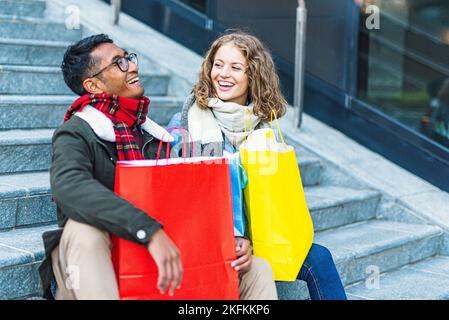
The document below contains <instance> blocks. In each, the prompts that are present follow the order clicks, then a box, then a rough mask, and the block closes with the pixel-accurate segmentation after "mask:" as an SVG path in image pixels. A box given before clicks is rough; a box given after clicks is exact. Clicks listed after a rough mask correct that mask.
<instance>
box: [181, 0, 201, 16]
mask: <svg viewBox="0 0 449 320" xmlns="http://www.w3.org/2000/svg"><path fill="white" fill-rule="evenodd" d="M180 1H181V2H183V3H185V4H187V5H189V6H191V7H192V8H194V9H196V10H198V11H199V12H201V13H204V14H206V0H180Z"/></svg>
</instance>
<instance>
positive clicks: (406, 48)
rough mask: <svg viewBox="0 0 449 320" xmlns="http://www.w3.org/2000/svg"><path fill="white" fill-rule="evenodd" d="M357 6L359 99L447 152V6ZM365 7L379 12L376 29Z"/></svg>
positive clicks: (431, 2) (427, 0)
mask: <svg viewBox="0 0 449 320" xmlns="http://www.w3.org/2000/svg"><path fill="white" fill-rule="evenodd" d="M356 1H357V2H359V3H360V2H362V5H361V11H362V12H361V13H362V19H361V33H360V41H359V69H358V70H359V75H358V78H359V79H358V97H359V98H360V99H362V100H364V101H366V102H368V103H369V104H371V105H373V106H375V107H376V108H378V109H380V110H381V111H382V112H384V113H385V114H388V115H389V116H391V117H393V118H395V119H396V120H398V121H400V122H402V123H403V124H405V125H407V126H408V127H410V128H412V129H414V130H416V131H419V132H421V133H424V134H425V135H427V136H429V137H430V138H431V139H433V140H435V141H437V142H439V143H441V144H443V145H445V146H446V147H449V1H447V0H420V1H416V0H388V1H385V0H384V1H382V0H369V1H368V0H365V1H363V0H356ZM368 5H376V6H377V7H378V8H379V12H380V19H379V21H380V24H379V28H378V29H376V28H374V29H372V28H371V26H372V24H371V25H370V24H369V23H368V24H367V21H368V19H370V18H371V19H372V17H373V16H372V12H371V11H370V12H368V13H367V10H366V8H367V6H368ZM370 21H372V20H370Z"/></svg>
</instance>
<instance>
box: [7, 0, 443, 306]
mask: <svg viewBox="0 0 449 320" xmlns="http://www.w3.org/2000/svg"><path fill="white" fill-rule="evenodd" d="M45 5H46V3H45V1H40V0H14V1H12V0H0V299H24V298H30V297H35V296H37V295H38V294H39V279H38V272H37V268H38V266H39V263H40V261H41V260H42V258H43V244H42V240H41V234H42V232H44V231H45V230H48V229H52V228H54V227H55V223H56V214H55V206H54V204H53V203H52V202H51V191H50V185H49V174H48V168H49V164H50V159H51V157H50V153H51V148H50V143H51V136H52V133H53V131H54V129H55V128H56V127H57V126H58V125H60V124H61V122H62V119H63V116H64V112H65V110H66V109H67V107H68V106H69V105H70V104H71V103H72V102H73V100H74V98H75V97H74V96H73V95H71V92H70V91H69V90H68V89H67V88H66V86H65V84H64V82H63V80H62V76H61V73H60V70H59V67H58V66H59V65H60V63H61V59H62V55H63V53H64V51H65V48H66V46H67V45H68V43H70V42H72V41H76V40H77V39H80V38H81V36H82V35H83V30H67V29H65V26H64V25H63V24H61V23H55V22H47V20H46V19H44V15H45ZM147 70H148V71H149V70H151V73H148V71H147ZM140 73H141V79H144V80H143V81H144V84H145V87H146V93H147V95H148V96H150V98H151V101H152V103H151V106H155V109H153V108H152V109H151V111H150V117H152V118H153V119H155V120H156V121H157V122H159V123H161V124H166V123H168V120H169V119H170V117H171V115H172V114H173V113H175V112H176V111H177V110H179V109H180V107H181V105H182V102H183V99H184V97H183V96H177V95H176V94H173V93H171V90H169V87H170V83H171V82H172V81H174V79H173V76H171V75H170V74H169V73H167V72H166V71H165V70H164V69H162V68H160V67H158V66H157V65H151V68H149V67H148V68H146V67H144V66H141V69H140ZM296 149H297V157H298V164H299V167H300V170H301V176H302V179H303V184H304V187H305V193H306V198H307V202H308V205H309V208H310V212H311V215H312V218H313V221H314V226H315V231H316V235H315V242H317V243H319V244H323V245H326V246H327V247H328V248H330V250H331V251H332V253H333V256H334V259H335V261H336V263H337V267H338V270H339V272H340V275H341V277H342V280H343V282H344V284H345V286H346V288H347V293H348V295H349V297H350V298H351V299H448V298H449V276H448V274H447V270H449V257H445V256H442V255H440V246H441V242H442V241H443V240H442V238H443V231H442V230H441V229H440V228H438V227H434V226H431V225H416V224H408V223H401V222H392V221H384V220H380V219H378V218H377V217H378V212H379V203H380V201H381V199H382V194H381V193H380V192H379V191H374V190H369V189H366V188H360V187H357V184H354V186H352V187H348V186H342V185H337V184H333V183H331V182H329V180H328V179H324V181H323V179H322V176H323V172H324V170H325V169H326V167H325V165H324V164H323V163H324V162H323V161H322V160H321V159H319V158H318V157H316V156H314V155H312V154H310V153H309V152H307V151H306V150H304V149H303V148H302V147H301V146H300V145H298V146H297V148H296ZM373 266H374V270H375V271H376V272H378V273H379V274H380V278H374V280H376V279H379V283H380V285H379V288H378V289H369V288H371V287H372V286H369V285H368V286H367V285H366V281H367V279H368V280H369V281H370V280H371V279H372V273H371V271H370V270H373V269H372V268H373ZM278 289H279V295H280V297H281V298H282V299H307V298H308V293H307V289H306V287H305V285H304V283H299V285H295V284H293V283H278Z"/></svg>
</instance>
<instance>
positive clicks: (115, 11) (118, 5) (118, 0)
mask: <svg viewBox="0 0 449 320" xmlns="http://www.w3.org/2000/svg"><path fill="white" fill-rule="evenodd" d="M111 8H112V24H113V25H117V24H118V20H119V18H120V11H121V10H122V0H111Z"/></svg>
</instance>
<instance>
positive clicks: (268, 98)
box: [192, 31, 287, 121]
mask: <svg viewBox="0 0 449 320" xmlns="http://www.w3.org/2000/svg"><path fill="white" fill-rule="evenodd" d="M225 44H232V45H234V46H236V47H237V48H238V49H239V50H240V51H241V52H242V54H243V56H244V57H245V58H246V60H247V63H248V68H247V70H246V72H247V74H248V87H249V92H248V94H249V97H250V99H251V100H252V102H253V104H254V114H255V115H256V116H258V117H259V118H261V120H264V121H267V120H269V119H270V114H271V111H272V110H274V111H275V112H276V116H277V117H278V118H280V117H282V116H283V115H284V114H285V112H286V106H287V101H286V100H285V98H284V96H283V95H282V93H281V88H280V83H279V77H278V75H277V73H276V69H275V66H274V63H273V59H272V57H271V54H270V53H269V51H268V50H267V48H266V47H265V46H264V45H263V44H262V42H261V41H260V40H259V39H257V38H256V37H255V36H252V35H250V34H247V33H245V32H242V31H237V32H232V33H228V34H225V35H223V36H221V37H220V38H218V39H217V40H215V41H214V43H212V45H211V46H210V48H209V50H208V51H207V53H206V56H205V58H204V61H203V63H202V66H201V70H200V73H199V76H198V81H197V83H196V84H195V86H194V87H193V90H192V93H193V94H194V96H195V100H196V103H197V105H198V106H199V107H200V108H202V109H206V108H207V107H208V98H210V97H217V93H216V92H215V88H214V86H213V84H212V79H211V70H212V66H213V63H214V59H215V54H216V53H217V51H218V49H220V47H221V46H223V45H225Z"/></svg>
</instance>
